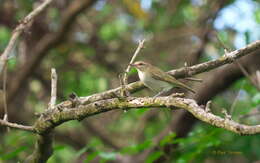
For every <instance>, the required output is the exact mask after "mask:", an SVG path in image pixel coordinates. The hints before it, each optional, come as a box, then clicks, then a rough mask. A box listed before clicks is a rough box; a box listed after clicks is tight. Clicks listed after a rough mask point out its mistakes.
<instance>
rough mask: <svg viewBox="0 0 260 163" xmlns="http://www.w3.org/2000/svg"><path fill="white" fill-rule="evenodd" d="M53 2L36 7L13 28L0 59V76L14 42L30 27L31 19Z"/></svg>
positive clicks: (47, 0)
mask: <svg viewBox="0 0 260 163" xmlns="http://www.w3.org/2000/svg"><path fill="white" fill-rule="evenodd" d="M52 1H53V0H45V1H44V2H43V3H42V4H41V5H40V6H38V7H37V8H36V9H34V10H33V11H32V12H31V13H29V15H27V16H26V17H25V18H24V19H23V20H22V21H21V23H20V24H19V25H18V26H17V27H16V28H15V30H14V32H13V34H12V36H11V39H10V41H9V43H8V45H7V47H6V48H5V50H4V52H3V54H2V55H1V57H0V74H1V73H2V71H3V69H4V67H5V65H6V62H7V60H8V57H9V56H10V54H11V52H12V50H13V49H14V47H15V45H16V42H17V40H18V38H19V36H20V35H21V34H22V33H23V31H24V30H25V29H26V28H27V27H28V26H29V25H30V23H31V22H32V21H33V19H34V18H35V17H36V16H37V15H39V13H41V12H42V11H43V10H44V9H45V8H46V7H47V6H48V5H49V4H50V3H51V2H52Z"/></svg>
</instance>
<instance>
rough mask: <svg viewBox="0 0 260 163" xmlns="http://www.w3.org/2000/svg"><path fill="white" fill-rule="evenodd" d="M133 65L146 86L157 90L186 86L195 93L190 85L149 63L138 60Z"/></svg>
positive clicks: (185, 87)
mask: <svg viewBox="0 0 260 163" xmlns="http://www.w3.org/2000/svg"><path fill="white" fill-rule="evenodd" d="M131 66H133V67H135V68H136V69H137V71H138V76H139V78H140V80H141V81H142V82H143V83H144V85H145V86H147V87H148V88H150V89H151V90H153V91H155V92H161V91H168V90H170V89H171V88H173V87H180V88H184V89H186V90H188V91H191V92H193V93H195V91H194V90H192V89H191V88H190V87H189V86H187V85H185V84H183V83H181V82H180V81H178V80H177V79H175V78H174V77H172V76H171V75H169V74H167V73H166V72H164V71H162V70H161V69H159V68H158V67H155V66H153V65H151V64H149V63H146V62H143V61H137V62H135V63H134V64H131Z"/></svg>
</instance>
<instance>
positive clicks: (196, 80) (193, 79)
mask: <svg viewBox="0 0 260 163" xmlns="http://www.w3.org/2000/svg"><path fill="white" fill-rule="evenodd" d="M183 80H187V81H194V82H200V83H202V82H203V80H202V79H198V78H191V77H189V78H183Z"/></svg>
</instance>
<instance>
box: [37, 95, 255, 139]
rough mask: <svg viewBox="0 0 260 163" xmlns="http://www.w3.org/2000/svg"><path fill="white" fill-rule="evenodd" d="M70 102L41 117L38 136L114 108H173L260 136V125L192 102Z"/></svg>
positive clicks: (160, 99)
mask: <svg viewBox="0 0 260 163" xmlns="http://www.w3.org/2000/svg"><path fill="white" fill-rule="evenodd" d="M72 106H73V104H72V103H71V105H69V101H65V102H63V103H62V104H60V105H57V106H56V108H55V109H53V110H49V111H48V112H46V113H45V114H44V115H42V116H41V117H40V118H39V119H38V120H37V122H36V123H35V125H34V129H35V131H36V132H37V133H39V134H44V133H46V132H47V133H48V132H49V130H51V129H52V128H54V127H56V126H58V125H60V124H61V123H63V122H66V121H69V120H76V119H77V120H82V119H84V118H86V117H89V116H92V115H95V114H100V113H102V112H107V111H110V110H114V109H133V108H143V107H170V108H173V109H174V108H182V109H185V110H187V111H189V112H190V113H191V114H193V115H194V116H195V117H196V118H198V119H200V120H201V121H204V122H206V123H209V124H211V125H214V126H217V127H221V128H224V129H226V130H229V131H232V132H235V133H238V134H256V133H260V125H256V126H248V125H242V124H239V123H237V122H234V121H233V120H229V119H225V118H221V117H219V116H216V115H214V114H212V113H209V112H206V111H205V110H204V108H202V107H200V106H199V105H198V104H197V103H196V102H195V101H194V100H192V99H184V98H174V97H157V98H148V97H147V98H133V97H129V98H126V99H125V100H124V101H120V100H119V99H117V98H113V99H108V100H101V101H97V102H94V103H91V104H86V105H78V106H77V107H72Z"/></svg>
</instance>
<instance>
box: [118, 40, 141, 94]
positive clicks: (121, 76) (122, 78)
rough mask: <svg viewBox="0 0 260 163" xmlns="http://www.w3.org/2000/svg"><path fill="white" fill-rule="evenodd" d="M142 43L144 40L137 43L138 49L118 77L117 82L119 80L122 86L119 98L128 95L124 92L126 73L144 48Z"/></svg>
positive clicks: (126, 80)
mask: <svg viewBox="0 0 260 163" xmlns="http://www.w3.org/2000/svg"><path fill="white" fill-rule="evenodd" d="M144 42H145V39H143V40H140V41H139V44H138V47H137V49H136V50H135V53H134V55H133V57H132V59H131V61H130V63H129V64H128V66H127V68H126V70H125V72H124V73H123V74H120V75H119V80H120V83H121V86H122V90H121V96H129V95H130V93H129V92H128V91H127V90H126V85H127V84H128V73H129V71H130V69H131V64H132V63H134V61H135V59H136V57H137V55H138V53H139V52H140V50H141V49H142V48H143V47H144Z"/></svg>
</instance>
